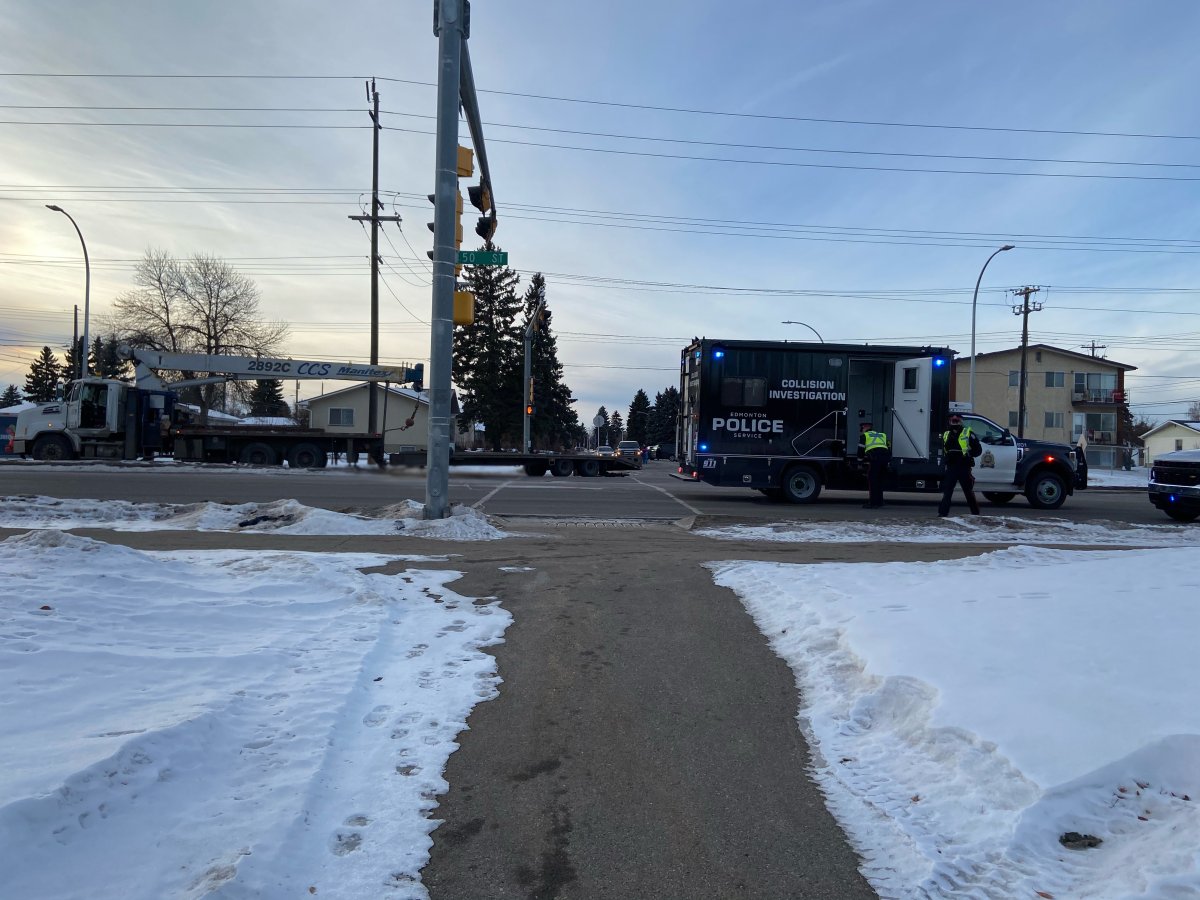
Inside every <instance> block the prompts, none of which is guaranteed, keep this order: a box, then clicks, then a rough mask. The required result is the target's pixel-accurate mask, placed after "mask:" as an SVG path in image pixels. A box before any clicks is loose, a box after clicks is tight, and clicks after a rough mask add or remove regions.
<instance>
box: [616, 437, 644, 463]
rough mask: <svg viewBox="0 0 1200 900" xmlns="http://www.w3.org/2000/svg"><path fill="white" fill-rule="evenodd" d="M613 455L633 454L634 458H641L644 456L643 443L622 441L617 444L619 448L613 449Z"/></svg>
mask: <svg viewBox="0 0 1200 900" xmlns="http://www.w3.org/2000/svg"><path fill="white" fill-rule="evenodd" d="M613 456H631V457H633V458H634V459H637V460H640V459H641V457H642V445H641V444H639V443H638V442H637V441H621V442H620V443H619V444H617V449H616V450H614V451H613Z"/></svg>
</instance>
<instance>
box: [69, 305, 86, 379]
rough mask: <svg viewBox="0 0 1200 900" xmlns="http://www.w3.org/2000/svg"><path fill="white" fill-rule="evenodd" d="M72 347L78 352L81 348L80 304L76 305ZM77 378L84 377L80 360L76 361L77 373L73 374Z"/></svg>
mask: <svg viewBox="0 0 1200 900" xmlns="http://www.w3.org/2000/svg"><path fill="white" fill-rule="evenodd" d="M71 346H72V347H74V348H76V350H78V348H79V304H78V303H76V304H75V334H74V336H73V337H72V338H71ZM71 374H72V375H74V376H75V377H76V378H82V377H83V365H82V364H81V363H80V361H79V360H78V359H76V360H75V372H72V373H71Z"/></svg>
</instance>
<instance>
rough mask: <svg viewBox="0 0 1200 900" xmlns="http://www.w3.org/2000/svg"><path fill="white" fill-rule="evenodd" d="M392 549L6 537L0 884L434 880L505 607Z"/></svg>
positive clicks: (273, 887)
mask: <svg viewBox="0 0 1200 900" xmlns="http://www.w3.org/2000/svg"><path fill="white" fill-rule="evenodd" d="M396 559H401V560H405V559H408V558H406V557H402V556H382V555H376V554H334V553H330V554H319V553H282V552H250V553H242V552H236V551H206V552H153V553H147V552H141V551H136V550H130V549H126V548H123V547H118V546H112V545H108V544H103V543H99V542H96V541H93V540H90V539H88V538H84V537H78V536H75V535H68V534H64V533H62V532H59V531H36V532H31V533H29V534H26V535H22V536H18V537H13V538H9V539H8V540H6V541H4V542H2V543H0V578H2V579H3V582H4V584H5V587H6V589H5V592H4V598H3V605H2V606H0V746H2V747H3V751H2V752H3V760H2V762H3V769H2V770H0V885H3V888H2V889H0V895H2V896H4V897H5V898H10V897H11V898H14V900H16V898H29V900H35V898H36V900H50V898H54V900H67V898H79V900H97V898H113V900H138V898H144V900H164V898H183V897H202V896H208V895H209V894H210V893H211V892H215V891H217V889H218V888H220V886H221V885H225V884H229V883H232V884H236V885H237V891H238V896H245V897H263V898H266V897H272V898H273V897H280V898H283V897H302V896H305V897H306V896H318V897H326V898H330V897H334V898H337V897H344V898H361V897H381V896H385V895H386V896H389V897H412V898H416V897H423V896H425V892H424V889H423V888H422V887H421V885H420V877H419V874H418V873H419V870H420V868H421V866H423V865H424V863H425V860H426V858H427V852H428V848H429V847H430V846H431V840H430V838H429V836H428V835H429V832H430V831H432V829H433V828H434V827H435V826H436V824H437V822H436V820H434V819H433V818H431V813H432V810H433V809H434V808H435V807H436V805H437V796H438V794H440V793H442V792H443V791H444V790H445V789H446V785H445V783H444V781H443V780H442V774H441V773H442V771H443V768H444V766H445V762H446V759H447V757H448V756H449V755H450V753H451V752H453V750H454V749H455V747H456V746H457V745H456V743H455V741H456V736H457V735H458V733H459V732H460V731H461V730H462V729H463V728H465V727H466V726H465V722H466V718H467V715H468V714H469V713H470V711H471V708H472V707H473V706H474V705H475V704H476V703H479V702H481V701H483V700H486V699H488V698H490V697H493V696H495V694H496V690H497V685H498V684H499V681H500V679H499V677H498V676H497V674H496V671H495V659H494V658H493V657H492V656H490V655H489V654H486V653H484V652H482V650H481V648H483V647H486V646H489V645H491V644H494V643H496V642H498V641H500V640H501V639H502V636H503V634H504V630H505V628H506V627H507V625H508V624H509V622H510V616H509V615H508V613H506V612H505V611H504V610H503V609H501V607H500V605H499V604H498V603H496V602H489V603H483V604H480V603H476V602H474V601H473V600H472V599H471V598H469V597H462V596H459V595H458V594H456V593H455V592H454V591H453V590H452V589H451V587H450V586H449V585H450V583H451V582H452V581H453V580H454V579H455V578H456V577H457V573H453V572H445V571H432V570H422V569H419V568H411V567H410V568H409V569H408V570H407V571H406V572H404V574H403V575H395V576H387V575H381V574H364V573H363V572H362V571H360V570H361V569H362V568H364V567H370V566H379V565H382V564H384V563H387V562H389V561H393V560H396ZM408 561H409V562H410V563H413V564H419V563H421V562H428V561H429V558H421V557H414V558H411V559H409V560H408Z"/></svg>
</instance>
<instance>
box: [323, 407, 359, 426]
mask: <svg viewBox="0 0 1200 900" xmlns="http://www.w3.org/2000/svg"><path fill="white" fill-rule="evenodd" d="M329 424H330V425H344V426H350V425H353V424H354V410H353V409H338V408H336V407H333V408H330V410H329Z"/></svg>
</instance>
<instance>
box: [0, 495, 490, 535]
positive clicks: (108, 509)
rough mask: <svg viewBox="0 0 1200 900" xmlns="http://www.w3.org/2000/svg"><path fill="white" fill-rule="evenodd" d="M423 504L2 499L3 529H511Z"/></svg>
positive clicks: (464, 510)
mask: <svg viewBox="0 0 1200 900" xmlns="http://www.w3.org/2000/svg"><path fill="white" fill-rule="evenodd" d="M423 516H424V507H423V505H422V504H420V503H418V502H417V501H415V500H405V501H402V502H400V503H397V504H394V505H392V506H388V507H384V508H383V509H381V510H380V511H379V512H378V514H377V515H375V516H355V515H348V514H346V513H338V512H331V511H330V510H326V509H316V508H314V507H310V506H304V505H303V504H301V503H298V502H297V501H295V500H276V501H274V502H271V503H238V504H228V503H211V502H210V503H191V504H166V503H129V502H126V501H124V500H105V501H98V500H59V499H57V498H54V497H37V496H23V497H0V528H57V529H61V530H63V531H66V530H70V529H73V528H110V529H112V530H113V531H162V530H167V531H238V532H257V533H263V532H271V533H275V534H328V535H335V534H336V535H350V534H405V535H409V536H414V537H423V538H432V539H435V540H466V541H470V540H476V541H482V540H487V541H492V540H499V539H500V538H505V537H509V536H510V535H509V534H507V533H506V532H504V531H501V530H500V529H498V528H496V527H495V526H494V525H492V524H491V523H489V522H488V521H487V518H486V517H485V516H483V515H481V514H480V513H478V512H477V511H476V510H473V509H471V508H470V507H467V506H452V507H451V509H450V515H449V516H448V517H447V518H445V519H435V520H426V519H425V518H424V517H423Z"/></svg>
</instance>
